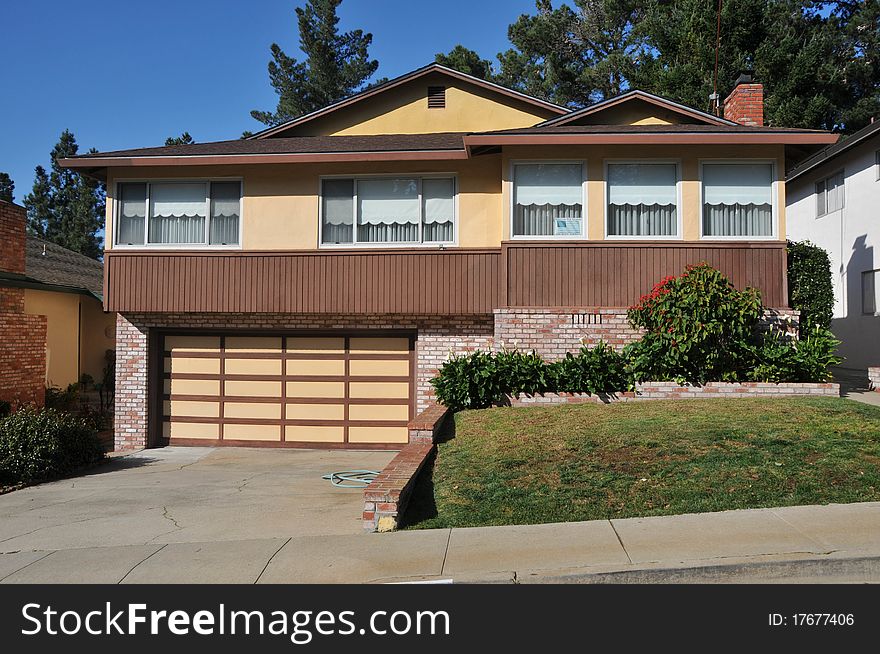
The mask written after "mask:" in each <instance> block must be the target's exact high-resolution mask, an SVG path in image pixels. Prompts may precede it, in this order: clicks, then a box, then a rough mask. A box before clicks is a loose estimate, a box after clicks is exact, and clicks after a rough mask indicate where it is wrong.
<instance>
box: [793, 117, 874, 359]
mask: <svg viewBox="0 0 880 654" xmlns="http://www.w3.org/2000/svg"><path fill="white" fill-rule="evenodd" d="M786 185H787V186H788V207H787V209H786V210H787V212H788V236H789V238H791V239H792V240H796V241H802V240H810V241H812V242H813V243H815V244H816V245H818V246H820V247H822V248H824V249H825V251H826V252H828V255H829V257H830V259H831V272H832V280H833V284H834V319H833V320H832V323H831V329H832V330H833V331H834V334H835V335H836V336H837V338H839V339H840V341H841V345H840V354H841V356H843V357H845V359H844V362H843V364H842V367H844V368H848V369H854V370H858V371H860V372H861V373H864V372H865V370H866V369H867V368H868V367H870V366H878V365H880V221H878V207H880V122H875V123H872V124H870V125H868V126H867V127H865V128H864V129H862V130H860V131H858V132H856V133H854V134H852V135H850V136H849V137H847V138H846V139H844V140H842V141H840V142H839V143H836V144H834V145H831V146H830V147H827V148H825V149H823V150H821V151H819V152H817V153H816V154H814V155H813V156H812V157H810V158H808V159H806V160H805V161H803V162H801V163H800V164H799V165H798V166H797V167H796V168H794V169H793V170H791V171H790V172H789V175H788V180H787V182H786Z"/></svg>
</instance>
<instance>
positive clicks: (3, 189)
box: [0, 173, 15, 202]
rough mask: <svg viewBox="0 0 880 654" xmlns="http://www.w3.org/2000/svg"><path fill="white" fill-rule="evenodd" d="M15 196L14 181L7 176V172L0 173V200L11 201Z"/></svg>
mask: <svg viewBox="0 0 880 654" xmlns="http://www.w3.org/2000/svg"><path fill="white" fill-rule="evenodd" d="M14 197H15V182H13V181H12V178H11V177H10V176H9V173H0V200H6V201H7V202H12V199H13V198H14Z"/></svg>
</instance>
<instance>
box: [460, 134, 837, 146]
mask: <svg viewBox="0 0 880 654" xmlns="http://www.w3.org/2000/svg"><path fill="white" fill-rule="evenodd" d="M464 140H465V144H466V145H467V146H468V147H473V146H476V145H591V144H592V145H618V144H627V143H631V144H644V145H653V144H689V143H693V144H752V143H765V144H783V145H784V144H791V145H796V144H827V143H834V142H835V141H836V140H837V135H836V134H822V133H819V134H815V133H797V132H796V133H780V132H772V133H769V134H768V133H758V134H754V133H743V132H728V133H724V132H715V133H709V134H706V133H700V132H689V133H677V134H676V133H665V134H664V133H661V132H653V133H649V134H646V133H628V134H627V133H617V134H614V133H610V134H609V133H604V134H500V135H497V136H492V135H489V134H473V135H469V136H465V137H464Z"/></svg>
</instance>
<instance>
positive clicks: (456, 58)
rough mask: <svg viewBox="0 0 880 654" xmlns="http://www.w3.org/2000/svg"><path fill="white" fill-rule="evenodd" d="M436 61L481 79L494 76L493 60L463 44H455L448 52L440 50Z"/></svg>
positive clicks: (489, 79) (490, 79) (489, 78)
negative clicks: (484, 57) (481, 55)
mask: <svg viewBox="0 0 880 654" xmlns="http://www.w3.org/2000/svg"><path fill="white" fill-rule="evenodd" d="M434 61H435V62H436V63H438V64H440V65H441V66H446V67H447V68H452V69H453V70H458V71H461V72H462V73H466V74H468V75H472V76H474V77H477V78H479V79H484V80H488V81H492V79H493V78H494V73H493V72H492V62H491V61H489V60H488V59H483V58H482V57H480V55H479V54H477V53H476V52H474V51H473V50H471V49H470V48H466V47H464V46H463V45H457V46H455V47H454V48H452V50H450V51H449V52H447V53H446V54H444V53H442V52H438V53H437V54H436V55H435V56H434Z"/></svg>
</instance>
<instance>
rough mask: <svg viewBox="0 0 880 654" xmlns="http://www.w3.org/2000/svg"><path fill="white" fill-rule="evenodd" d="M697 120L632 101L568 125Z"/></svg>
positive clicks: (645, 123)
mask: <svg viewBox="0 0 880 654" xmlns="http://www.w3.org/2000/svg"><path fill="white" fill-rule="evenodd" d="M697 122H700V121H698V120H697V119H695V118H693V117H691V116H688V115H686V114H683V113H680V112H678V111H675V110H673V109H670V108H666V107H661V106H659V105H656V104H654V103H653V102H646V101H645V100H641V99H631V100H629V101H627V102H623V103H621V104H616V105H612V106H610V107H607V108H605V109H600V110H597V111H595V112H594V113H590V114H586V115H584V116H581V117H579V118H576V119H574V120H572V121H571V122H569V123H567V124H568V125H680V124H684V123H687V124H692V123H697Z"/></svg>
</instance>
